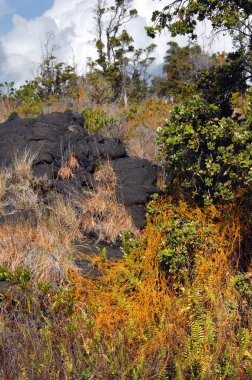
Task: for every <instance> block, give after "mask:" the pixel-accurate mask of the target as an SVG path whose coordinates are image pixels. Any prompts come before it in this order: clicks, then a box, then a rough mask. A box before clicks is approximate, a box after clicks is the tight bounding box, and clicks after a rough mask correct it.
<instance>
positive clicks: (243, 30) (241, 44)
mask: <svg viewBox="0 0 252 380" xmlns="http://www.w3.org/2000/svg"><path fill="white" fill-rule="evenodd" d="M204 20H209V21H210V22H211V25H212V28H213V31H214V33H219V32H227V33H229V34H230V35H231V36H232V37H233V41H234V44H235V45H236V46H238V48H239V50H241V51H242V52H243V56H244V59H245V60H246V66H247V72H248V76H247V79H248V78H251V75H252V72H251V71H252V70H251V64H252V60H251V55H252V2H251V0H231V1H227V0H206V1H201V0H198V1H195V0H173V1H172V2H170V3H169V4H168V5H166V6H165V7H164V8H163V10H162V11H155V12H154V13H153V15H152V21H153V23H154V25H153V26H151V27H147V33H148V34H149V36H151V37H154V36H155V33H156V32H157V31H161V30H162V29H164V28H166V27H167V28H168V29H169V31H170V32H171V34H172V36H173V37H174V36H177V35H179V34H182V35H186V34H189V35H190V36H191V38H192V39H195V38H196V37H197V35H196V33H195V29H196V25H197V21H199V22H201V21H204Z"/></svg>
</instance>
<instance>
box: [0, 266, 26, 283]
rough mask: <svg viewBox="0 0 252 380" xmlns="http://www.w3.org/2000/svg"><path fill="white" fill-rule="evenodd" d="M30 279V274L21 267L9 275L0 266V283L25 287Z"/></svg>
mask: <svg viewBox="0 0 252 380" xmlns="http://www.w3.org/2000/svg"><path fill="white" fill-rule="evenodd" d="M30 279H31V273H30V272H29V271H28V270H27V269H26V268H22V267H18V268H17V269H16V270H15V271H14V273H11V272H10V271H9V270H8V269H7V268H6V267H3V266H0V281H7V282H10V283H13V282H14V283H16V282H17V283H19V284H20V285H21V286H22V287H25V286H26V285H27V284H28V283H29V282H30Z"/></svg>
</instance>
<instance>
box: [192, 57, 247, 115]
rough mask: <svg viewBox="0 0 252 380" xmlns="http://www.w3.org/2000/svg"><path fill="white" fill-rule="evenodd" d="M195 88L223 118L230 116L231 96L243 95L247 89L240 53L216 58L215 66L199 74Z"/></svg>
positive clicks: (243, 64)
mask: <svg viewBox="0 0 252 380" xmlns="http://www.w3.org/2000/svg"><path fill="white" fill-rule="evenodd" d="M197 87H198V90H199V91H200V92H201V94H202V96H203V97H204V99H206V100H207V101H208V102H209V103H214V104H216V105H217V106H218V107H220V108H221V110H222V115H223V116H230V115H231V114H232V112H233V110H232V100H231V98H232V94H233V93H234V92H240V93H244V92H245V90H246V88H247V84H246V65H245V61H244V57H243V55H242V52H240V51H237V52H235V53H229V54H227V56H225V55H219V56H217V57H216V60H215V64H214V65H212V66H211V67H209V68H208V69H207V70H204V71H202V72H201V73H200V75H199V78H198V83H197Z"/></svg>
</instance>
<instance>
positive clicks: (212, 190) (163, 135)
mask: <svg viewBox="0 0 252 380" xmlns="http://www.w3.org/2000/svg"><path fill="white" fill-rule="evenodd" d="M218 116H219V109H218V107H217V106H215V105H213V104H208V103H206V102H205V101H204V100H203V99H201V98H200V97H198V96H195V97H193V98H192V99H191V100H189V101H186V102H184V103H181V104H178V105H176V106H175V107H174V109H173V111H172V114H171V119H170V120H169V121H167V123H166V124H165V125H164V126H163V127H162V128H160V129H158V138H157V142H158V144H159V145H160V148H161V153H162V155H163V158H164V160H165V164H166V170H167V173H168V175H169V177H168V178H169V187H170V188H171V189H173V191H174V189H175V188H177V189H179V190H182V191H183V192H185V193H187V194H190V195H191V196H192V197H193V198H194V199H195V200H199V201H204V203H205V204H209V203H212V202H213V201H216V200H231V199H233V198H234V197H235V194H236V191H237V190H238V189H239V188H244V187H246V186H247V184H248V183H249V182H250V181H251V180H252V176H251V173H252V170H251V168H252V154H251V152H252V131H251V125H250V124H251V122H250V121H249V115H248V117H247V119H246V120H244V121H243V122H242V123H238V122H237V121H235V120H233V119H232V118H219V117H218Z"/></svg>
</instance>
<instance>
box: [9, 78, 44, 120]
mask: <svg viewBox="0 0 252 380" xmlns="http://www.w3.org/2000/svg"><path fill="white" fill-rule="evenodd" d="M38 89H39V86H38V83H37V82H36V81H35V80H34V81H30V82H28V81H26V83H25V84H24V85H22V86H21V87H20V88H19V89H18V90H17V91H16V93H15V100H16V102H17V104H18V107H19V108H20V110H21V112H22V114H24V115H25V116H26V115H29V116H34V117H36V116H38V115H39V114H40V113H41V110H42V107H43V105H44V101H43V100H42V99H41V97H40V96H39V94H38Z"/></svg>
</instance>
